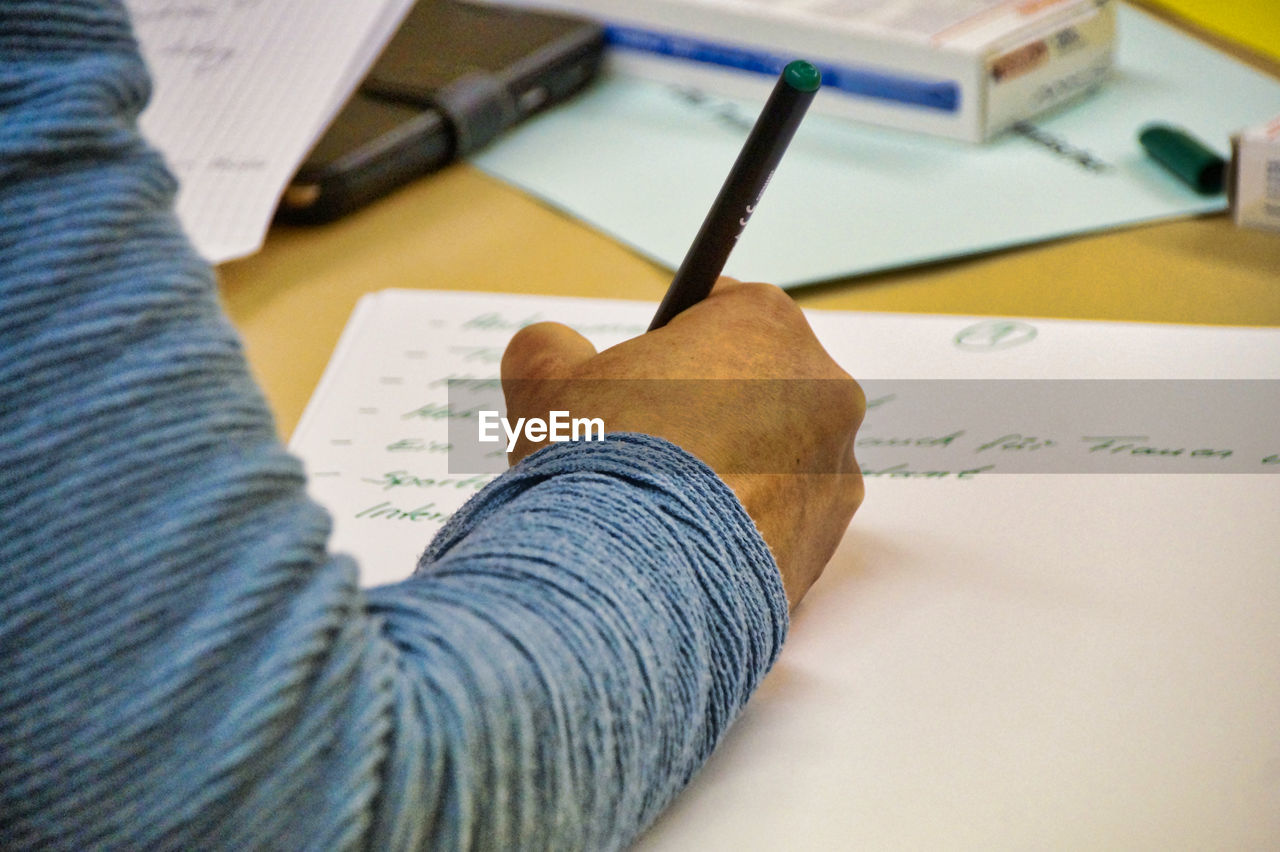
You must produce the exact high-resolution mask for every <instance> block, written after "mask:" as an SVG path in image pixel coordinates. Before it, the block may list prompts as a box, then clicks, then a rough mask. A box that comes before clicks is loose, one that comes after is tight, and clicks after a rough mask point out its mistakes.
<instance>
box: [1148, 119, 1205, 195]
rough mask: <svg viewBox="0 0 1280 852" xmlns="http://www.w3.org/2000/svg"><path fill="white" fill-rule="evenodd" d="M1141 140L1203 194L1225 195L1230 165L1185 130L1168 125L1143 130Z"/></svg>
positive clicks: (1162, 163)
mask: <svg viewBox="0 0 1280 852" xmlns="http://www.w3.org/2000/svg"><path fill="white" fill-rule="evenodd" d="M1138 141H1139V142H1140V143H1141V144H1142V147H1143V148H1145V149H1146V150H1147V153H1148V154H1150V155H1151V156H1152V157H1153V158H1154V159H1155V160H1156V162H1158V163H1160V165H1162V166H1164V167H1165V168H1166V169H1168V170H1169V171H1170V172H1172V173H1173V174H1174V175H1175V176H1177V177H1178V179H1179V180H1181V181H1182V182H1183V183H1185V184H1187V185H1188V186H1190V187H1191V188H1192V189H1194V190H1195V191H1196V192H1198V193H1200V194H1201V195H1216V194H1217V193H1219V192H1222V184H1223V180H1224V177H1225V174H1226V167H1227V163H1226V161H1225V160H1223V159H1222V157H1220V156H1218V154H1217V152H1215V151H1213V150H1212V149H1210V148H1208V147H1206V146H1205V145H1204V143H1202V142H1201V141H1200V140H1199V139H1196V138H1195V137H1194V136H1192V135H1191V134H1190V133H1187V132H1186V131H1185V130H1181V129H1179V128H1177V127H1170V126H1169V125H1167V124H1151V125H1148V126H1147V127H1145V128H1143V130H1142V132H1141V133H1140V134H1139V135H1138Z"/></svg>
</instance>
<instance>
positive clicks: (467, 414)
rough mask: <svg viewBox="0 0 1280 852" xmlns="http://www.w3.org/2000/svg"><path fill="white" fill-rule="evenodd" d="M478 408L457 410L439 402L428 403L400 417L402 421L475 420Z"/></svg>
mask: <svg viewBox="0 0 1280 852" xmlns="http://www.w3.org/2000/svg"><path fill="white" fill-rule="evenodd" d="M480 410H481V409H480V408H479V407H477V408H455V407H454V406H452V405H447V404H446V405H441V404H440V403H438V402H428V403H427V404H426V405H422V406H419V407H418V408H415V409H413V410H411V411H406V412H405V413H404V414H401V415H400V419H401V420H473V419H475V416H476V412H478V411H480Z"/></svg>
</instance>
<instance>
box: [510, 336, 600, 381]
mask: <svg viewBox="0 0 1280 852" xmlns="http://www.w3.org/2000/svg"><path fill="white" fill-rule="evenodd" d="M595 354H596V348H595V347H594V346H592V345H591V341H589V340H587V339H586V338H585V337H583V336H582V335H581V334H578V332H576V331H574V330H573V329H571V328H569V326H567V325H562V324H561V323H558V322H540V323H537V324H535V325H527V326H525V327H524V328H522V329H520V330H519V331H517V332H516V334H515V336H514V337H512V338H511V342H510V343H508V344H507V350H506V351H505V352H503V353H502V370H501V375H502V380H503V381H504V382H505V381H507V380H509V379H566V378H569V377H570V375H571V374H572V372H573V371H574V369H575V368H576V367H578V366H579V365H580V364H582V363H583V362H585V361H587V360H589V359H590V358H593V357H594V356H595Z"/></svg>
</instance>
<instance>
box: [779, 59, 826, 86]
mask: <svg viewBox="0 0 1280 852" xmlns="http://www.w3.org/2000/svg"><path fill="white" fill-rule="evenodd" d="M774 67H775V68H776V67H777V66H776V65H775V66H774ZM782 79H784V80H786V81H787V85H788V86H790V87H791V88H793V89H795V90H796V91H800V92H816V91H818V87H819V86H821V85H822V72H821V71H819V70H818V69H817V68H815V67H813V65H812V64H810V63H808V62H805V61H804V60H803V59H797V60H795V61H794V62H788V63H787V67H786V68H783V69H782Z"/></svg>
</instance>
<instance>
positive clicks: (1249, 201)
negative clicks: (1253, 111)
mask: <svg viewBox="0 0 1280 852" xmlns="http://www.w3.org/2000/svg"><path fill="white" fill-rule="evenodd" d="M1231 143H1232V144H1231V168H1232V173H1233V174H1232V180H1231V183H1230V187H1231V210H1232V215H1233V216H1234V218H1235V222H1236V224H1237V225H1243V226H1246V227H1250V228H1271V229H1274V230H1277V231H1280V117H1277V118H1274V119H1272V120H1271V121H1269V122H1267V123H1266V124H1263V125H1261V126H1259V127H1252V128H1250V129H1248V130H1246V131H1244V132H1243V133H1241V134H1239V135H1238V136H1236V137H1235V138H1234V139H1232V140H1231Z"/></svg>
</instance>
